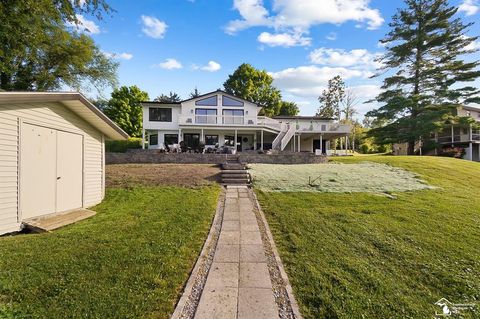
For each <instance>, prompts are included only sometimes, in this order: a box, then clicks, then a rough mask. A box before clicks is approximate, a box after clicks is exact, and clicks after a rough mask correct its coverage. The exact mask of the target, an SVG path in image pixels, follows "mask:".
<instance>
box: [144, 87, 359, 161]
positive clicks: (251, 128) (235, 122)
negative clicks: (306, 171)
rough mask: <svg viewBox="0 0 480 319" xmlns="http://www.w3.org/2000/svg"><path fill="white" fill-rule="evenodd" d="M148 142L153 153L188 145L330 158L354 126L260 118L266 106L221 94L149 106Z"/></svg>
mask: <svg viewBox="0 0 480 319" xmlns="http://www.w3.org/2000/svg"><path fill="white" fill-rule="evenodd" d="M142 105H143V140H144V143H143V145H145V142H148V148H149V149H162V148H165V146H169V145H170V146H171V145H175V144H178V143H180V142H181V141H184V143H185V144H186V146H187V147H189V148H191V149H195V148H196V147H197V146H198V144H199V143H201V142H203V143H204V144H205V148H206V149H210V150H212V149H214V148H215V147H216V146H217V147H218V146H229V147H231V148H236V151H237V152H248V151H256V150H269V149H274V150H278V151H291V152H312V153H313V152H317V153H322V154H330V153H331V151H330V149H331V141H332V140H334V139H338V138H348V135H349V133H350V131H351V127H350V126H349V125H341V124H338V123H335V122H334V121H333V120H331V119H326V118H320V117H304V116H277V117H274V118H270V117H266V116H260V115H259V112H260V110H261V109H262V107H261V106H259V105H257V104H255V103H252V102H250V101H247V100H245V99H242V98H239V97H236V96H233V95H231V94H228V93H226V92H224V91H221V90H217V91H214V92H210V93H207V94H204V95H201V96H199V97H196V98H192V99H188V100H184V101H182V102H179V103H161V102H143V103H142Z"/></svg>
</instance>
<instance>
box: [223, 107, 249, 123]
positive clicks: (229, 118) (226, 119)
mask: <svg viewBox="0 0 480 319" xmlns="http://www.w3.org/2000/svg"><path fill="white" fill-rule="evenodd" d="M225 112H232V114H231V115H230V114H225ZM235 113H241V114H242V115H235ZM222 118H223V124H233V125H235V124H240V125H243V124H244V123H245V111H244V110H238V109H223V110H222Z"/></svg>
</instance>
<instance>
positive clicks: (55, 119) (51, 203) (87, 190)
mask: <svg viewBox="0 0 480 319" xmlns="http://www.w3.org/2000/svg"><path fill="white" fill-rule="evenodd" d="M127 138H128V135H127V134H126V133H125V132H124V131H123V130H122V129H120V128H119V127H118V126H117V125H116V124H115V123H113V122H112V121H111V120H109V119H108V118H107V117H106V116H105V115H104V114H103V113H102V112H100V111H99V110H98V109H97V108H96V107H95V106H94V105H93V104H91V103H90V102H88V101H87V100H86V99H85V97H83V96H82V95H81V94H79V93H20V92H8V93H7V92H4V93H0V234H3V233H8V232H14V231H18V230H20V228H21V224H22V221H24V220H26V219H29V218H34V217H39V216H43V215H46V214H51V213H56V212H63V211H68V210H72V209H78V208H82V207H84V208H86V207H90V206H93V205H96V204H98V203H100V202H101V201H102V200H103V198H104V194H105V193H104V189H105V157H104V156H105V152H104V143H105V139H114V140H123V139H127Z"/></svg>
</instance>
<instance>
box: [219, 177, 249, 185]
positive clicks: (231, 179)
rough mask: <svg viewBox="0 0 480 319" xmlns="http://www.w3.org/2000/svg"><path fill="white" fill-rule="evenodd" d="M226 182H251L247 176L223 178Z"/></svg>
mask: <svg viewBox="0 0 480 319" xmlns="http://www.w3.org/2000/svg"><path fill="white" fill-rule="evenodd" d="M222 182H223V183H224V184H250V181H249V180H248V179H246V178H222Z"/></svg>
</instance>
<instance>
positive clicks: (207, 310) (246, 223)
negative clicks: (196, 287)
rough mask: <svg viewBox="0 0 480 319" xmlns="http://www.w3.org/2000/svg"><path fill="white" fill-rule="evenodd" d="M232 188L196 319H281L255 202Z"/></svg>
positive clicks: (245, 193)
mask: <svg viewBox="0 0 480 319" xmlns="http://www.w3.org/2000/svg"><path fill="white" fill-rule="evenodd" d="M248 192H249V190H248V188H247V187H241V186H238V187H228V188H227V193H226V200H225V210H224V215H223V223H222V229H221V231H220V237H219V240H218V244H217V247H216V250H215V256H214V259H213V263H212V266H211V268H210V271H209V273H208V277H207V281H206V284H205V288H204V290H203V292H202V296H201V298H200V303H199V305H198V308H197V311H196V315H195V318H198V319H203V318H209V319H213V318H222V319H229V318H238V319H245V318H252V319H261V318H269V319H270V318H278V310H277V304H276V303H275V299H274V296H273V291H272V283H271V281H270V274H269V272H268V267H267V258H266V256H265V251H264V248H263V243H262V238H261V235H260V230H259V228H258V223H257V219H256V217H255V214H254V212H253V202H252V200H251V199H250V198H249V196H248Z"/></svg>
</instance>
